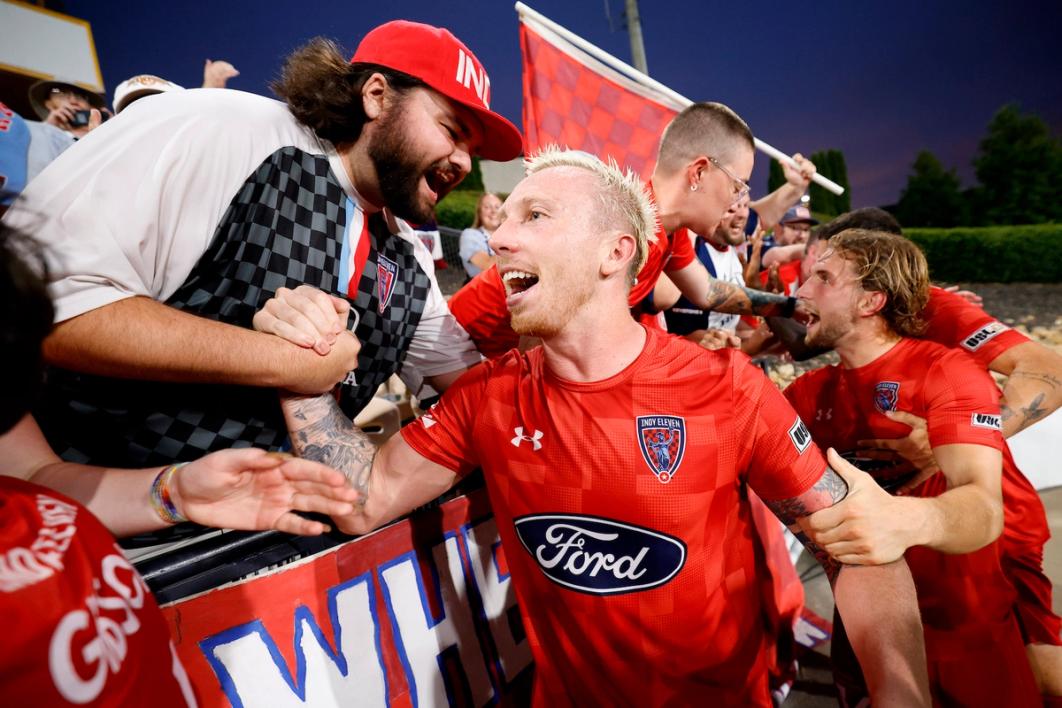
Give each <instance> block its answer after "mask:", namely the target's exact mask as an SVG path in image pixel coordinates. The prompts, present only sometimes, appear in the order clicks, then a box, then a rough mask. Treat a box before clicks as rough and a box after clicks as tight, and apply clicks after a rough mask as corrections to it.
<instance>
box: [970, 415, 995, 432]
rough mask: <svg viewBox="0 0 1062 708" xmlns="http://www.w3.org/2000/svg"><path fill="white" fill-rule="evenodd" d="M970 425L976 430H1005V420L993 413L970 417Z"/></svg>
mask: <svg viewBox="0 0 1062 708" xmlns="http://www.w3.org/2000/svg"><path fill="white" fill-rule="evenodd" d="M970 425H972V426H973V427H975V428H988V429H989V430H999V431H1002V430H1003V419H1002V418H1001V417H1000V416H998V415H995V414H993V413H974V414H973V415H971V416H970Z"/></svg>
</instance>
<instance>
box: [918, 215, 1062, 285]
mask: <svg viewBox="0 0 1062 708" xmlns="http://www.w3.org/2000/svg"><path fill="white" fill-rule="evenodd" d="M904 234H905V235H906V236H907V237H908V238H909V239H911V240H912V241H914V242H915V243H917V244H918V246H919V247H920V248H921V249H922V251H923V252H925V254H926V260H928V261H929V274H930V277H931V278H932V279H933V280H934V281H945V282H951V283H954V282H968V283H1014V282H1026V283H1058V282H1062V224H1053V223H1052V224H1036V225H1030V226H982V227H970V226H968V227H961V226H960V227H955V228H951V229H917V228H912V229H904Z"/></svg>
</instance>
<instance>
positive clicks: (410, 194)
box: [367, 98, 444, 224]
mask: <svg viewBox="0 0 1062 708" xmlns="http://www.w3.org/2000/svg"><path fill="white" fill-rule="evenodd" d="M405 105H406V101H405V99H401V98H400V99H399V100H398V103H396V104H394V105H392V106H391V108H390V109H389V110H388V111H387V113H385V114H384V115H383V116H381V118H380V125H379V128H378V129H377V131H376V134H377V136H378V137H376V139H375V140H373V141H372V142H371V143H370V144H369V147H368V150H367V152H368V155H369V159H370V160H372V164H373V168H374V169H375V170H376V179H377V181H378V182H379V188H380V195H381V196H382V197H383V200H384V205H385V206H386V207H387V208H388V209H389V210H390V211H391V213H393V214H394V215H395V216H397V217H399V218H401V219H405V220H406V221H409V222H412V223H414V224H423V223H425V222H427V221H430V220H431V219H432V218H434V216H435V205H434V204H431V203H430V201H429V200H425V199H422V198H421V197H420V179H421V177H422V176H423V175H424V173H425V172H426V171H427V169H426V168H425V167H424V166H423V165H422V164H421V163H420V162H419V161H418V160H417V158H416V155H415V154H413V153H414V151H413V149H412V148H411V147H410V140H409V136H408V133H407V128H406V127H405V125H404V117H405V110H406V109H405ZM443 196H444V195H443V194H439V195H438V199H442V198H443Z"/></svg>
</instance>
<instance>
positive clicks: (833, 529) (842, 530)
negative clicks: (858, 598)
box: [801, 448, 914, 565]
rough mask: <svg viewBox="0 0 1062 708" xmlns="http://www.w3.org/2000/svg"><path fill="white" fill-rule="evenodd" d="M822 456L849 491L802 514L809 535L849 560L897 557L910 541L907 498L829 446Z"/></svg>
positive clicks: (856, 562)
mask: <svg viewBox="0 0 1062 708" xmlns="http://www.w3.org/2000/svg"><path fill="white" fill-rule="evenodd" d="M827 459H828V460H829V463H830V467H832V468H833V469H834V470H835V471H836V472H837V473H838V474H840V475H841V477H842V478H844V481H845V482H846V483H847V484H848V496H846V497H845V498H844V499H843V500H842V501H840V502H839V503H837V504H835V505H834V506H831V507H829V508H827V509H822V510H820V511H817V512H815V513H814V514H812V515H811V516H808V517H807V518H806V519H804V521H803V523H802V524H801V525H802V526H803V528H804V530H805V531H806V532H807V534H808V536H810V537H811V540H813V541H814V542H815V543H817V544H818V545H819V546H821V547H822V548H823V549H824V550H825V551H826V552H827V553H829V554H830V556H831V557H833V558H834V559H835V560H837V561H838V562H840V563H845V564H848V565H883V564H885V563H892V562H893V561H896V560H899V559H900V558H902V557H903V553H904V551H906V550H907V549H908V548H910V547H911V546H912V545H914V543H913V534H912V533H911V531H912V529H911V516H910V515H908V513H907V510H906V507H907V504H909V503H910V500H903V499H896V498H895V497H893V496H891V495H890V494H889V493H888V492H886V491H885V490H884V489H882V488H881V487H879V486H878V484H877V482H875V481H874V478H873V477H871V476H870V475H868V474H867V473H866V472H863V471H862V470H860V469H859V468H858V467H854V466H853V465H851V464H849V463H848V462H846V461H845V459H844V458H843V457H841V456H840V455H839V454H838V453H837V451H836V450H834V449H833V448H830V450H829V452H828V453H827Z"/></svg>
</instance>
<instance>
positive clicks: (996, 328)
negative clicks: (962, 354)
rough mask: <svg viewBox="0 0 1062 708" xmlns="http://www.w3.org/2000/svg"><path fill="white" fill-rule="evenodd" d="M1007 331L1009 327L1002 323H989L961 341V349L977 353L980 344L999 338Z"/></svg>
mask: <svg viewBox="0 0 1062 708" xmlns="http://www.w3.org/2000/svg"><path fill="white" fill-rule="evenodd" d="M1008 329H1010V327H1008V326H1007V325H1005V324H1003V323H1002V322H989V323H988V324H986V325H985V326H984V327H981V328H980V329H978V330H977V331H976V332H973V333H971V334H970V335H968V336H967V337H966V338H965V339H963V340H962V346H963V349H966V350H968V351H971V352H974V351H977V350H978V349H979V348H980V347H981V345H982V344H984V343H985V342H987V341H988V340H990V339H992V338H994V337H997V336H999V335H1000V334H1002V333H1003V332H1006V331H1007V330H1008Z"/></svg>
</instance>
